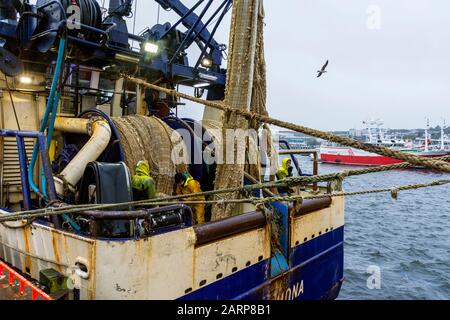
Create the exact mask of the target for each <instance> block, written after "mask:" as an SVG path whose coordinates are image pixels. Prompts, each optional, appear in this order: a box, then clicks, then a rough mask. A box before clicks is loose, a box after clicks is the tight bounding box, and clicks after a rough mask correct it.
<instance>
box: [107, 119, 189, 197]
mask: <svg viewBox="0 0 450 320" xmlns="http://www.w3.org/2000/svg"><path fill="white" fill-rule="evenodd" d="M113 122H114V124H115V125H116V127H117V129H118V131H119V134H120V138H121V140H122V145H123V149H124V154H125V163H126V164H127V166H128V167H129V168H130V171H131V173H132V174H134V169H135V166H136V164H137V163H138V162H139V161H141V160H147V161H148V163H149V164H150V171H151V176H152V177H153V179H155V183H156V188H157V191H158V192H159V193H164V194H167V195H172V194H173V193H174V182H175V181H174V177H175V174H176V173H177V172H185V171H187V163H188V161H189V159H188V153H187V149H186V146H185V144H184V142H183V139H182V138H181V136H180V135H179V134H178V133H177V132H176V131H174V130H172V129H171V128H170V127H168V126H167V125H166V124H165V123H164V122H163V121H162V120H160V119H158V118H156V117H144V116H127V117H121V118H113Z"/></svg>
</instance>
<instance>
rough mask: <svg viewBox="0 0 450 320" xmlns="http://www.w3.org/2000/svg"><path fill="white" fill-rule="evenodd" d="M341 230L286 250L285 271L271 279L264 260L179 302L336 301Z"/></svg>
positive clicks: (268, 263)
mask: <svg viewBox="0 0 450 320" xmlns="http://www.w3.org/2000/svg"><path fill="white" fill-rule="evenodd" d="M343 240H344V227H343V226H342V227H340V228H338V229H335V230H333V231H330V232H328V233H326V234H323V235H321V236H319V237H317V238H315V239H311V240H309V241H307V242H305V243H303V244H300V245H298V246H296V247H294V248H291V250H290V257H289V269H288V270H287V271H286V272H284V273H282V274H280V275H278V276H276V277H273V278H271V277H270V274H271V272H270V271H271V267H272V266H271V264H273V263H274V259H267V260H263V261H260V262H259V263H257V264H255V265H253V266H250V267H248V268H245V269H243V270H241V271H238V272H236V273H234V274H232V275H230V276H228V277H226V278H224V279H221V280H219V281H217V282H215V283H212V284H210V285H208V286H205V287H203V288H200V289H199V290H196V291H194V292H192V293H190V294H188V295H185V296H183V297H181V300H235V299H236V300H241V299H242V300H319V299H327V300H329V299H336V298H337V296H338V295H339V291H340V288H341V285H342V282H343V277H344V275H343V274H344V271H343V265H344V248H343Z"/></svg>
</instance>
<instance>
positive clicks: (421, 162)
mask: <svg viewBox="0 0 450 320" xmlns="http://www.w3.org/2000/svg"><path fill="white" fill-rule="evenodd" d="M122 77H123V78H125V79H127V80H128V81H131V82H134V83H136V84H139V85H141V86H143V87H146V88H149V89H152V90H156V91H159V92H164V93H166V94H168V95H170V96H173V97H178V98H183V99H186V100H189V101H192V102H195V103H199V104H202V105H206V106H208V107H211V108H216V109H219V110H222V111H224V112H225V113H230V114H237V115H240V116H242V117H245V118H246V119H249V120H253V121H260V122H263V123H267V124H272V125H276V126H278V127H281V128H286V129H289V130H292V131H296V132H301V133H304V134H307V135H309V136H313V137H316V138H320V139H323V140H327V141H331V142H335V143H339V144H341V145H345V146H349V147H353V148H356V149H360V150H364V151H367V152H371V153H376V154H380V155H383V156H386V157H391V158H396V159H399V160H403V161H406V162H409V163H410V164H412V165H415V166H422V167H428V168H431V169H434V170H438V171H442V172H447V173H450V164H449V163H447V162H444V161H442V160H435V159H431V158H425V157H419V156H416V155H413V154H410V153H405V152H400V151H395V150H391V149H389V148H385V147H381V146H376V145H372V144H370V143H364V142H361V141H357V140H354V139H351V138H346V137H341V136H337V135H334V134H332V133H328V132H324V131H320V130H317V129H312V128H308V127H304V126H300V125H296V124H294V123H290V122H287V121H282V120H278V119H274V118H271V117H269V116H265V115H260V114H256V113H253V112H249V111H246V110H241V109H236V108H233V107H231V106H229V105H227V104H224V103H222V102H217V101H208V100H204V99H200V98H195V97H193V96H190V95H187V94H184V93H181V92H178V91H175V90H172V89H167V88H162V87H159V86H157V85H154V84H151V83H148V82H146V81H144V80H142V79H138V78H135V77H131V76H129V75H127V74H122Z"/></svg>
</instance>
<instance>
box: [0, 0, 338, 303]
mask: <svg viewBox="0 0 450 320" xmlns="http://www.w3.org/2000/svg"><path fill="white" fill-rule="evenodd" d="M156 2H157V3H158V4H159V5H161V6H162V7H163V8H164V9H167V10H168V9H172V11H173V13H174V14H177V15H179V16H180V19H179V21H178V22H177V23H175V24H173V25H171V24H170V23H165V24H157V25H155V26H152V27H149V28H147V29H146V30H145V31H144V32H142V33H141V34H138V35H136V34H131V33H130V32H129V30H128V27H127V23H126V19H127V17H129V16H130V14H131V13H132V10H133V7H132V1H131V0H111V1H109V8H108V9H106V10H103V9H102V8H101V6H100V4H99V2H98V1H95V0H72V1H68V0H37V2H36V3H35V4H32V3H29V2H28V1H15V0H7V1H2V2H1V4H0V44H1V47H0V70H1V72H0V73H1V79H0V90H1V93H2V95H1V96H0V106H1V115H0V117H1V130H0V136H1V140H0V143H1V145H0V152H1V153H0V157H1V159H0V160H1V168H0V169H1V192H0V195H1V199H0V201H1V204H0V206H1V207H2V209H1V211H0V221H2V222H1V223H0V299H45V300H48V299H75V300H77V299H118V300H125V299H186V300H189V299H211V300H215V299H285V300H294V299H295V300H298V299H308V300H310V299H334V298H336V297H337V296H338V293H339V290H340V287H341V285H342V281H343V278H344V275H343V257H344V256H343V255H344V252H343V239H344V199H343V197H334V198H331V197H324V198H321V199H315V200H305V201H303V202H302V203H287V202H271V203H266V204H265V205H264V206H260V205H256V204H254V203H253V202H249V203H244V204H240V205H235V206H234V207H232V208H231V214H229V215H228V216H225V215H224V212H225V209H223V210H222V209H221V207H220V204H218V207H216V208H215V209H216V211H217V212H218V214H217V213H214V211H213V209H214V208H213V209H211V215H212V218H211V219H208V220H210V221H207V222H206V223H204V224H195V223H194V221H193V215H192V209H191V207H189V206H188V205H186V204H183V203H182V201H181V202H180V203H179V204H177V203H168V204H167V205H164V204H159V205H158V206H152V205H151V204H148V205H147V206H138V205H137V204H135V203H133V202H132V201H133V200H134V199H133V192H132V187H131V176H132V175H133V174H134V170H135V166H136V164H137V163H138V162H139V161H140V160H144V159H145V160H147V161H148V162H149V163H150V167H151V175H152V177H153V178H154V180H155V182H156V188H157V192H158V195H159V197H161V198H163V197H164V196H171V195H173V194H174V175H175V174H176V173H177V172H185V171H189V173H190V174H191V175H192V176H193V177H194V178H195V179H196V180H198V181H200V182H201V185H202V189H203V191H211V190H215V189H217V188H218V185H217V184H218V180H219V179H220V178H221V176H220V174H219V172H223V171H220V167H221V164H211V163H209V162H207V161H206V160H205V159H204V158H203V157H202V154H204V152H205V150H206V149H207V148H210V147H211V145H212V147H213V148H218V147H219V145H220V144H221V139H220V136H219V135H218V134H217V131H214V129H217V128H218V129H219V132H221V130H220V129H221V125H223V122H221V120H220V119H221V117H222V115H221V114H220V113H218V112H217V111H215V110H212V109H208V108H207V110H206V111H205V114H204V117H203V119H201V121H197V120H193V119H187V118H183V119H181V118H179V117H177V116H176V112H175V110H176V108H177V107H178V106H179V104H180V103H181V102H180V100H179V99H178V98H177V97H175V96H171V95H168V94H163V93H161V92H158V91H157V90H151V89H148V88H147V87H145V86H143V85H140V84H138V83H134V82H131V81H129V80H128V79H127V78H126V77H125V76H124V74H130V75H133V76H135V77H137V78H139V79H142V80H143V81H145V82H147V83H152V84H158V86H160V87H162V88H168V89H175V88H177V86H178V85H184V86H188V87H192V88H193V90H194V92H195V96H196V97H201V96H202V95H203V94H204V92H203V91H204V90H207V91H208V92H207V100H223V99H224V97H225V87H226V85H229V84H227V82H228V81H230V78H231V75H230V73H231V71H230V70H233V63H232V62H229V68H228V69H224V68H222V67H221V65H222V59H223V54H224V52H225V51H226V50H227V48H226V46H224V45H222V44H219V43H218V42H216V40H215V38H214V36H215V32H216V30H217V26H218V25H219V24H220V23H222V21H223V19H224V17H225V16H226V14H227V12H229V11H230V10H232V12H233V15H232V16H233V18H232V27H233V28H234V30H237V29H238V28H244V30H248V28H249V26H250V27H251V28H256V25H258V23H261V21H262V19H263V14H262V12H263V10H262V1H255V4H254V6H255V7H253V8H249V7H248V6H247V3H244V2H243V1H239V0H235V1H233V2H232V1H231V0H225V1H220V3H219V5H218V6H217V8H215V9H214V10H211V8H212V7H211V3H212V0H211V1H207V2H206V5H205V6H203V7H202V6H201V4H202V3H203V4H204V3H205V1H198V3H196V4H195V5H194V6H193V7H192V8H188V7H187V6H186V5H184V4H183V2H182V1H179V0H156ZM199 11H200V13H198V12H199ZM211 11H213V12H212V13H211ZM206 13H210V17H209V18H208V20H207V21H206V22H203V21H204V19H205V17H206V16H207V15H206ZM249 17H252V19H249ZM237 22H239V23H241V24H242V23H244V22H245V23H250V25H237ZM233 23H234V24H233ZM255 23H256V24H255ZM181 25H183V26H184V27H185V29H186V30H185V31H181V28H180V26H181ZM209 30H211V31H209ZM252 30H253V29H252ZM260 31H261V30H260ZM241 34H243V35H245V37H244V38H245V39H240V38H239V35H241ZM256 34H257V32H255V35H254V36H253V37H247V33H245V32H237V31H236V32H235V37H234V39H233V41H234V44H235V45H234V46H232V47H230V49H229V52H228V55H229V56H230V60H231V61H236V60H235V59H237V58H236V55H235V57H234V58H232V57H233V52H232V51H233V50H235V51H236V50H241V49H242V48H241V47H239V46H238V47H237V43H238V42H239V41H241V42H242V41H244V40H245V41H248V40H250V41H253V42H256ZM250 38H251V39H250ZM132 41H134V43H135V44H138V49H137V50H136V49H135V48H134V47H132V46H130V42H132ZM241 44H242V43H241ZM193 45H198V47H199V48H200V51H201V54H200V56H197V57H194V58H195V62H196V63H195V64H191V63H190V61H189V59H188V58H190V57H189V55H188V54H187V50H188V49H189V48H190V47H191V46H193ZM254 47H255V46H254V43H253V48H254ZM249 48H252V46H249ZM233 59H234V60H233ZM257 66H258V67H259V66H260V65H257ZM253 67H254V68H255V69H256V67H255V66H253ZM253 71H254V69H252V70H250V72H253ZM230 88H232V87H231V85H229V88H228V89H230ZM249 92H251V90H250V91H249ZM269 111H270V110H269ZM197 129H198V130H197ZM257 130H258V132H259V133H260V132H261V131H262V127H261V126H257ZM180 132H181V133H180ZM183 132H184V133H185V135H183V136H182V133H183ZM205 136H206V137H209V140H210V141H209V142H210V144H209V145H208V144H205V143H204V141H203V139H204V138H205ZM199 141H201V142H199ZM180 146H181V148H180ZM272 150H276V148H275V147H273V148H272ZM174 153H181V157H182V158H183V159H184V160H185V161H181V162H179V163H178V162H175V161H174V160H173V154H174ZM285 154H286V155H285V156H286V157H293V155H289V153H288V152H287V153H285ZM198 158H200V159H201V160H200V161H195V159H198ZM263 158H264V159H266V160H267V159H270V161H269V164H268V163H266V162H265V160H264V159H263ZM263 160H264V161H263ZM263 162H264V165H263ZM277 163H278V159H277V155H276V154H269V155H267V154H266V155H265V156H264V157H262V156H261V163H259V164H258V165H257V166H256V169H257V170H256V172H257V173H256V174H254V173H253V174H251V172H250V170H246V171H245V172H244V175H243V176H242V179H241V180H240V181H238V184H237V186H238V187H239V186H242V185H251V184H255V183H258V182H261V181H262V180H263V178H262V177H263V175H262V174H261V173H260V172H262V171H263V169H262V167H264V166H265V167H266V168H267V166H270V165H272V166H276V164H277ZM244 165H247V164H244ZM244 165H243V166H242V167H244ZM234 168H235V167H233V170H234ZM258 172H259V173H258ZM271 179H274V177H273V174H272V178H271ZM340 189H341V185H340V183H339V182H338V181H337V182H329V183H327V184H326V185H317V184H314V185H306V186H304V187H303V188H301V189H299V188H297V190H294V191H295V192H296V194H300V193H304V194H316V195H317V194H329V193H331V192H332V191H339V190H340ZM274 192H276V190H268V189H267V190H266V189H263V190H255V191H254V196H253V197H257V198H259V199H264V198H265V197H271V196H274ZM122 203H123V205H122V206H117V205H116V206H115V207H114V208H108V207H107V206H105V207H103V208H102V207H101V205H107V204H122ZM73 205H76V206H78V207H73ZM90 205H97V206H94V207H93V208H95V209H94V210H92V209H90V210H87V209H83V208H89V207H90ZM66 208H67V210H66V211H65V212H64V210H65V209H66ZM72 208H76V210H75V211H74V210H73V209H72ZM40 209H46V210H53V209H55V210H56V209H59V210H60V211H58V212H59V213H58V214H50V213H49V211H45V210H41V211H39V210H40ZM221 210H222V211H221ZM14 212H20V213H23V214H24V215H23V216H21V218H20V219H18V220H17V221H5V220H1V219H2V218H5V217H9V216H11V215H12V214H13V213H14ZM36 212H40V215H34V214H36ZM27 213H28V214H29V215H27ZM217 217H219V218H217ZM268 217H273V219H272V220H274V221H276V226H277V228H276V229H277V230H276V232H274V226H273V225H272V222H271V221H269V219H268Z"/></svg>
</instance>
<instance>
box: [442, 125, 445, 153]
mask: <svg viewBox="0 0 450 320" xmlns="http://www.w3.org/2000/svg"><path fill="white" fill-rule="evenodd" d="M444 149H445V120H444V124H443V126H442V127H441V150H444Z"/></svg>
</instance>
